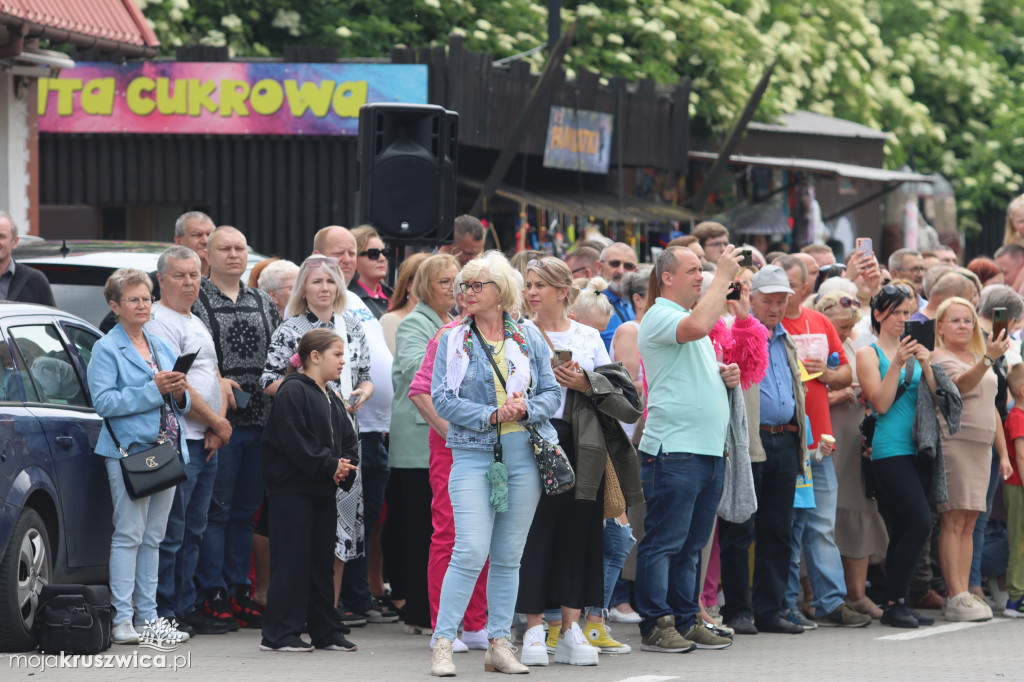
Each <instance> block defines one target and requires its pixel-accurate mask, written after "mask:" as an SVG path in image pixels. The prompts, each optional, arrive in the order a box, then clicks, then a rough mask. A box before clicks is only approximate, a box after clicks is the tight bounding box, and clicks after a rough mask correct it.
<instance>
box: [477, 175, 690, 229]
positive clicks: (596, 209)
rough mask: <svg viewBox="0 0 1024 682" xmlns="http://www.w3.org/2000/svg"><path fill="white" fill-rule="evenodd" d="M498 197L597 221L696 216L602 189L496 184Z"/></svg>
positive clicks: (479, 185)
mask: <svg viewBox="0 0 1024 682" xmlns="http://www.w3.org/2000/svg"><path fill="white" fill-rule="evenodd" d="M459 184H460V185H463V186H465V187H470V188H472V189H474V190H479V189H480V188H482V187H483V185H484V183H483V181H481V180H474V179H472V178H466V177H460V178H459ZM494 193H495V194H496V195H497V196H500V197H504V198H506V199H511V200H512V201H520V202H523V203H525V204H529V205H530V206H537V207H540V208H544V209H547V210H549V211H560V212H562V213H566V214H569V215H578V216H591V217H593V218H596V219H600V220H616V221H621V222H634V223H667V222H672V221H676V220H681V221H689V220H694V219H695V218H697V215H696V214H695V213H694V212H693V211H691V210H689V209H686V208H683V207H681V206H673V205H671V204H659V203H656V202H653V201H649V200H647V199H640V198H637V197H631V196H623V197H622V200H621V204H620V203H619V202H620V200H619V197H618V196H616V195H614V194H607V193H603V192H555V191H548V192H537V191H534V190H528V189H521V188H519V187H512V186H510V185H499V186H498V189H497V190H495V192H494Z"/></svg>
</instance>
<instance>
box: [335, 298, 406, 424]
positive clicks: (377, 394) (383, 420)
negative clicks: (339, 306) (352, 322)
mask: <svg viewBox="0 0 1024 682" xmlns="http://www.w3.org/2000/svg"><path fill="white" fill-rule="evenodd" d="M345 294H346V297H347V298H346V302H345V315H347V316H349V317H354V318H355V319H357V320H359V321H360V322H362V323H363V329H365V330H366V344H367V345H368V346H369V348H370V380H371V381H372V382H373V395H372V396H370V399H369V400H367V401H366V404H365V405H363V407H362V408H361V409H360V410H359V414H358V417H359V431H360V432H362V433H370V432H379V433H386V432H388V431H390V430H391V398H393V397H394V395H395V387H394V385H393V384H392V383H391V364H392V362H394V356H393V355H392V354H391V351H390V350H388V344H387V342H386V341H385V340H384V328H383V327H381V326H380V322H379V321H378V320H377V318H376V317H374V316H373V312H372V311H371V310H370V309H369V308H368V307H367V305H366V304H365V303H364V302H363V300H362V299H361V298H359V296H358V295H356V294H355V293H353V292H351V291H348V290H347V289H346V290H345Z"/></svg>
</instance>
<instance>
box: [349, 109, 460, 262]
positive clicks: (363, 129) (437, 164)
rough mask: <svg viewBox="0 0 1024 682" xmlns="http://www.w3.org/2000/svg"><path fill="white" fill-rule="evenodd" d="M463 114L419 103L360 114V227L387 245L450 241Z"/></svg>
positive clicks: (357, 219)
mask: <svg viewBox="0 0 1024 682" xmlns="http://www.w3.org/2000/svg"><path fill="white" fill-rule="evenodd" d="M458 132H459V115H458V114H457V113H455V112H454V111H448V110H446V109H445V108H444V107H440V106H435V105H419V104H367V105H365V106H363V107H362V108H361V109H360V110H359V147H358V153H359V188H358V191H357V192H356V222H357V223H369V224H371V225H373V226H374V227H376V228H377V231H378V232H380V234H381V236H382V237H383V238H384V239H385V240H387V241H392V242H396V241H405V242H414V241H431V242H433V241H438V240H443V239H445V238H446V237H447V236H448V235H449V234H450V233H451V230H452V223H453V221H454V220H455V185H456V180H457V173H458V145H459V140H458Z"/></svg>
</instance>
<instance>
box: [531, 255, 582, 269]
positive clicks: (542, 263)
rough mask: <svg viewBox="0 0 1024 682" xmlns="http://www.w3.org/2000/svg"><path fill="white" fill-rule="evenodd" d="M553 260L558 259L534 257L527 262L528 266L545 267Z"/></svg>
mask: <svg viewBox="0 0 1024 682" xmlns="http://www.w3.org/2000/svg"><path fill="white" fill-rule="evenodd" d="M552 260H556V259H554V258H534V259H533V260H531V261H530V262H528V263H527V264H526V267H527V268H543V267H547V264H548V263H549V262H550V261H552ZM574 272H575V271H574Z"/></svg>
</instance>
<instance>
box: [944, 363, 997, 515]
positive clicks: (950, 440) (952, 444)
mask: <svg viewBox="0 0 1024 682" xmlns="http://www.w3.org/2000/svg"><path fill="white" fill-rule="evenodd" d="M935 360H936V362H937V363H938V364H939V365H940V366H941V367H942V369H943V371H944V372H945V373H946V375H947V376H948V377H949V378H950V379H952V380H953V381H956V378H957V377H958V376H960V375H961V374H963V373H964V372H966V371H967V370H969V369H970V368H971V367H972V366H973V364H974V363H970V364H968V363H966V362H961V361H960V360H958V359H957V358H955V357H953V356H952V355H949V354H948V353H942V354H941V355H940V356H938V357H937V358H936V359H935ZM997 390H998V379H997V378H996V374H995V372H993V371H991V370H988V371H986V372H985V376H984V377H982V379H981V381H979V382H978V385H977V386H975V387H974V388H973V389H971V390H970V391H968V392H967V393H965V394H962V395H961V398H962V399H963V403H964V408H963V414H962V415H961V417H960V430H959V431H957V432H956V433H955V434H954V435H952V436H950V435H949V429H947V428H946V422H945V420H944V419H942V416H941V414H940V415H939V423H940V425H941V427H942V455H943V457H944V458H945V460H946V488H947V489H948V490H949V501H948V502H944V503H942V504H939V505H936V506H937V508H938V510H939V511H940V512H946V511H951V510H954V509H966V510H971V511H979V512H983V511H985V508H986V499H985V497H986V494H987V493H988V479H989V475H990V473H991V467H992V443H993V441H994V440H995V435H996V407H995V405H996V391H997Z"/></svg>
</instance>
